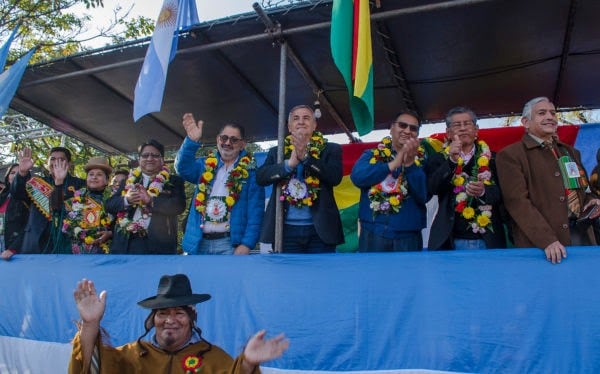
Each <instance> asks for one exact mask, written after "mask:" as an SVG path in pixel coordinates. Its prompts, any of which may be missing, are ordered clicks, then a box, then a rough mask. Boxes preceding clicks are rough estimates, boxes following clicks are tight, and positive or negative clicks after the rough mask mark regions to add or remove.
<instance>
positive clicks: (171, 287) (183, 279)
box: [138, 274, 210, 309]
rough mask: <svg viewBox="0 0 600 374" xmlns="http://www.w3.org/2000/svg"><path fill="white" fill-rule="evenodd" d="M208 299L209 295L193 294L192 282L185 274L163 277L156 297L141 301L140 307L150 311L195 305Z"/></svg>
mask: <svg viewBox="0 0 600 374" xmlns="http://www.w3.org/2000/svg"><path fill="white" fill-rule="evenodd" d="M208 299H210V295H209V294H195V293H192V286H191V285H190V280H189V279H188V277H187V276H186V275H185V274H175V275H163V276H162V277H161V278H160V282H159V283H158V291H157V292H156V296H152V297H149V298H147V299H144V300H142V301H139V302H138V305H139V306H141V307H143V308H148V309H165V308H175V307H178V306H185V305H195V304H198V303H202V302H204V301H206V300H208Z"/></svg>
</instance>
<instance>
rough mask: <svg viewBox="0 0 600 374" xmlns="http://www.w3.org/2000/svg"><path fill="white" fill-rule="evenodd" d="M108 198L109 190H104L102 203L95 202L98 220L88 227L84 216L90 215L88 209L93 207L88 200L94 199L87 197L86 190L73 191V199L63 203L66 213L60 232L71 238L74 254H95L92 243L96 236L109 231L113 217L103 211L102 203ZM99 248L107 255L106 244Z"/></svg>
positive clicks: (107, 247) (107, 248)
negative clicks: (96, 223) (94, 224)
mask: <svg viewBox="0 0 600 374" xmlns="http://www.w3.org/2000/svg"><path fill="white" fill-rule="evenodd" d="M109 196H110V190H109V189H108V188H107V189H105V190H104V193H103V196H102V201H100V202H97V203H98V204H97V205H98V206H99V209H97V210H98V211H96V212H95V213H96V214H97V216H98V217H99V220H98V225H96V226H91V225H89V224H88V222H87V220H86V219H85V216H86V215H87V214H88V213H90V207H91V206H94V205H95V204H91V203H90V200H95V199H92V198H91V197H89V196H88V189H87V188H85V187H84V188H81V189H79V190H76V191H74V193H73V197H72V198H71V199H69V200H67V201H65V203H64V204H65V208H66V211H67V212H66V217H65V218H64V219H63V225H62V232H64V233H65V234H67V235H68V236H69V237H71V242H72V244H71V248H72V251H73V253H74V254H80V253H95V251H96V250H97V248H94V247H93V246H92V243H93V242H94V240H96V235H98V233H101V232H103V231H110V229H111V223H112V221H113V216H112V215H111V214H110V213H107V212H106V211H105V210H104V201H106V200H107V199H108V197H109ZM94 210H96V209H94ZM81 243H83V245H82V244H81ZM99 247H100V249H101V250H102V252H103V253H109V246H108V242H105V243H102V244H100V246H99Z"/></svg>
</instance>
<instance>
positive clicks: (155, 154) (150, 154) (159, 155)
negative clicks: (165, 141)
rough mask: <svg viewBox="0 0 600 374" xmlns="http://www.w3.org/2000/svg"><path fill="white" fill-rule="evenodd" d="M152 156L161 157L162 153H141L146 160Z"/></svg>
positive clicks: (141, 156)
mask: <svg viewBox="0 0 600 374" xmlns="http://www.w3.org/2000/svg"><path fill="white" fill-rule="evenodd" d="M150 157H152V158H161V157H162V156H161V154H160V153H142V154H141V155H140V158H143V159H144V160H147V159H149V158H150Z"/></svg>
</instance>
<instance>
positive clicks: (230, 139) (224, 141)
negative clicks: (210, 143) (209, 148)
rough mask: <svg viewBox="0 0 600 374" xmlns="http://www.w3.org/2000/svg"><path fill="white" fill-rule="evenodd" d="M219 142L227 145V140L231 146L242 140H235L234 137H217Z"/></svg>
mask: <svg viewBox="0 0 600 374" xmlns="http://www.w3.org/2000/svg"><path fill="white" fill-rule="evenodd" d="M219 140H220V141H221V143H227V141H228V140H229V141H230V142H231V144H237V142H239V141H240V140H242V139H240V138H236V137H235V136H229V135H219Z"/></svg>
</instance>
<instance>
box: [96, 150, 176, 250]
mask: <svg viewBox="0 0 600 374" xmlns="http://www.w3.org/2000/svg"><path fill="white" fill-rule="evenodd" d="M138 154H139V157H140V166H139V167H137V168H135V169H132V170H131V171H130V173H129V177H128V178H127V180H125V181H124V182H123V183H121V187H120V188H119V190H118V191H117V192H116V193H115V194H113V196H111V197H110V198H109V199H108V200H107V202H106V210H107V211H108V212H109V213H111V214H113V215H114V216H115V220H116V223H115V229H114V235H113V240H112V244H111V247H110V253H111V254H176V253H177V226H178V216H179V214H181V213H183V211H184V210H185V190H184V186H183V180H182V179H181V178H180V177H178V176H176V175H172V174H171V173H170V172H169V169H168V168H167V167H166V166H165V162H164V146H163V145H162V144H160V143H159V142H157V141H156V140H149V141H148V142H146V143H144V144H142V145H141V146H140V147H139V149H138Z"/></svg>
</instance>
